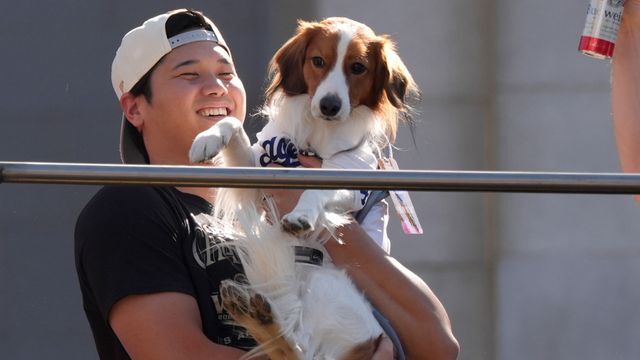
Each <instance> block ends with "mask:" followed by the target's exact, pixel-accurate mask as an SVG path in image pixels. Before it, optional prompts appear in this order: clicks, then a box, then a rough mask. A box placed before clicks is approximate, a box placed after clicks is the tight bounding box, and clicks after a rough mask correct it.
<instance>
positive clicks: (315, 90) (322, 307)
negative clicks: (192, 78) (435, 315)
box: [190, 18, 418, 359]
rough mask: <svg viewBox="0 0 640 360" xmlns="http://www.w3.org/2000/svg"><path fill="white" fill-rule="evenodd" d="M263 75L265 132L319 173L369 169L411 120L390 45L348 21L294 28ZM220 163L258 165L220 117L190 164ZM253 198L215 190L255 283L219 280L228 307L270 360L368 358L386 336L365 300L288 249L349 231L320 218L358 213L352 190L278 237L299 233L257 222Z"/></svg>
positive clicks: (302, 204)
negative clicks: (323, 232) (310, 159)
mask: <svg viewBox="0 0 640 360" xmlns="http://www.w3.org/2000/svg"><path fill="white" fill-rule="evenodd" d="M270 73H271V84H270V86H269V88H268V89H267V93H266V100H267V101H266V106H265V113H266V114H268V115H269V122H268V123H267V125H266V126H265V129H264V130H263V132H264V131H267V132H269V131H271V132H274V133H277V132H284V134H283V136H285V137H287V138H289V139H290V140H291V142H292V143H293V144H294V145H295V147H296V148H298V149H300V150H310V151H312V152H314V153H315V154H317V155H319V156H320V157H321V158H322V159H323V167H325V168H326V167H329V168H331V167H345V164H347V166H348V167H362V168H375V165H376V161H377V159H376V155H375V152H374V150H373V149H376V148H377V147H379V146H384V145H386V144H388V142H392V141H393V140H394V139H395V135H396V131H397V127H398V122H399V121H400V120H402V119H404V118H407V117H408V114H409V110H410V108H409V107H408V105H407V100H408V99H409V98H413V97H414V95H417V94H418V90H417V87H416V85H415V83H414V82H413V79H412V77H411V75H410V74H409V72H408V71H407V69H406V67H405V66H404V64H403V63H402V61H401V60H400V58H399V56H398V55H397V53H396V52H395V50H394V47H393V44H392V42H391V41H390V40H389V38H388V37H386V36H377V35H375V34H374V33H373V31H372V30H371V29H369V28H368V27H367V26H366V25H363V24H361V23H358V22H355V21H353V20H350V19H346V18H329V19H326V20H324V21H322V22H299V26H298V30H297V33H296V35H295V36H294V37H292V38H291V39H290V40H289V41H287V43H285V44H284V45H283V46H282V47H281V48H280V49H279V50H278V52H277V53H276V54H275V56H274V58H273V59H272V62H271V66H270ZM257 148H258V149H259V148H260V147H259V146H258V147H257ZM254 149H256V146H254ZM218 154H220V156H218V158H221V159H222V161H223V163H224V165H226V166H255V165H256V161H255V156H254V154H253V153H252V150H251V145H250V142H249V138H248V136H247V135H246V133H245V132H244V131H243V129H242V124H241V122H240V121H239V120H237V119H234V118H231V117H228V118H225V119H223V120H221V121H219V122H218V123H217V124H216V125H214V126H213V127H212V128H211V129H209V130H207V131H205V132H203V133H202V134H200V135H198V136H197V137H196V139H195V141H194V144H193V146H192V148H191V151H190V159H191V161H193V162H200V161H203V160H207V159H211V158H213V157H214V156H216V155H218ZM259 200H260V196H259V195H258V193H257V191H256V190H238V189H235V190H232V189H221V190H220V191H219V192H218V195H217V197H216V205H215V208H216V211H218V212H219V213H220V212H221V213H222V214H223V215H224V218H225V219H226V223H229V220H232V221H235V222H236V224H237V225H239V227H236V229H235V232H236V235H235V236H234V240H235V241H234V242H233V244H234V245H235V246H236V247H237V249H238V252H239V253H240V254H241V255H242V256H241V257H242V259H243V265H244V266H245V271H246V273H247V277H248V279H249V283H250V285H249V286H247V285H246V284H237V283H233V282H231V281H227V282H225V283H224V284H223V286H222V290H221V294H222V296H223V299H224V300H223V302H224V304H225V308H226V309H227V310H228V311H229V312H230V313H231V314H232V315H233V316H234V318H235V320H236V321H238V322H239V323H240V324H241V325H243V326H245V327H247V328H248V329H249V331H250V332H251V333H252V335H253V336H254V337H255V338H256V339H257V340H258V342H259V343H261V345H262V346H261V347H260V349H261V350H262V351H265V352H266V353H267V354H268V355H269V356H271V357H272V358H304V359H312V358H321V359H353V358H363V359H364V358H370V356H371V354H372V352H373V351H374V349H375V346H376V342H377V341H378V339H379V338H380V336H381V334H382V329H381V328H380V326H379V324H378V323H377V322H376V321H375V319H374V317H373V315H372V314H371V309H370V306H369V305H368V304H367V302H366V300H365V299H364V298H363V297H362V295H361V294H360V293H359V292H357V291H356V290H355V288H354V286H353V285H352V284H351V282H350V280H349V279H348V277H347V276H346V275H345V274H344V273H343V272H341V271H338V270H334V269H330V268H327V267H317V268H306V270H304V271H300V266H296V265H295V263H294V254H293V250H292V245H294V244H299V243H301V241H302V240H300V239H299V238H300V236H301V235H304V234H307V233H309V232H312V231H313V230H316V229H318V228H322V227H325V228H329V229H330V230H331V229H333V228H334V227H335V226H336V225H337V224H340V223H342V222H344V218H342V217H340V216H338V219H339V220H334V221H330V220H331V216H328V215H327V214H331V213H333V214H339V215H342V214H344V213H346V212H350V211H354V210H358V203H359V198H358V192H354V191H350V190H306V191H304V192H303V194H302V196H301V197H300V199H299V201H298V204H297V206H296V207H295V208H294V210H293V211H292V212H290V213H289V214H287V215H285V216H284V217H283V218H282V219H281V226H282V229H284V230H286V232H288V233H290V234H294V235H297V236H292V235H286V234H283V233H282V232H281V230H280V228H279V226H278V224H273V221H271V222H269V221H266V220H265V219H264V218H260V217H259V216H258V215H257V211H256V210H255V208H254V206H255V204H257V203H259ZM239 207H242V209H241V210H240V208H239ZM270 213H271V214H273V212H270ZM318 225H320V227H318ZM239 229H241V230H239Z"/></svg>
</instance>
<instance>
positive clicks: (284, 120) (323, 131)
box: [262, 94, 376, 160]
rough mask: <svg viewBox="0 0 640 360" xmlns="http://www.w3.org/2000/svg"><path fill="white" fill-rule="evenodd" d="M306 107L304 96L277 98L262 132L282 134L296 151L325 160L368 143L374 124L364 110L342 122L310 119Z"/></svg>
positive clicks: (370, 113)
mask: <svg viewBox="0 0 640 360" xmlns="http://www.w3.org/2000/svg"><path fill="white" fill-rule="evenodd" d="M310 106H311V98H310V97H309V95H307V94H302V95H297V96H285V97H283V98H281V99H280V100H279V101H278V102H277V106H272V107H270V108H269V109H267V113H268V115H269V122H268V123H267V124H266V125H265V127H264V129H263V130H262V132H265V133H275V132H284V133H285V134H286V135H287V136H288V137H289V138H290V140H291V141H292V142H293V143H294V145H295V146H296V147H297V148H298V149H300V150H312V151H314V152H315V153H316V154H317V155H318V156H320V157H321V158H322V159H325V160H328V159H330V158H331V157H332V156H333V155H335V154H337V153H340V152H344V151H349V150H353V149H355V148H357V147H358V146H360V145H362V144H363V143H364V142H366V141H368V140H370V139H369V136H370V134H371V133H372V131H373V130H374V127H375V124H376V122H375V121H374V120H373V119H374V116H375V115H374V114H373V112H372V111H371V110H370V109H369V108H367V107H366V106H358V107H356V108H354V109H353V110H352V111H351V116H349V118H348V119H347V120H345V121H338V120H334V121H331V120H322V119H317V118H314V117H313V116H312V114H311V111H310V110H309V109H310Z"/></svg>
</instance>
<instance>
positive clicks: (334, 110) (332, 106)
mask: <svg viewBox="0 0 640 360" xmlns="http://www.w3.org/2000/svg"><path fill="white" fill-rule="evenodd" d="M341 108H342V100H340V97H338V95H334V94H331V95H326V96H325V97H323V98H322V99H321V100H320V113H322V115H323V116H324V119H325V120H335V116H336V115H337V114H338V112H340V109H341Z"/></svg>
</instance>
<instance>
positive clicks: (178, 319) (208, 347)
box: [109, 292, 244, 360]
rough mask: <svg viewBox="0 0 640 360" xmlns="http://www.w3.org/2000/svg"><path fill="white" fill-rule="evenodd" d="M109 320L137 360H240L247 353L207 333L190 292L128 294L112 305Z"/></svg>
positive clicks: (125, 346)
mask: <svg viewBox="0 0 640 360" xmlns="http://www.w3.org/2000/svg"><path fill="white" fill-rule="evenodd" d="M109 323H110V325H111V328H112V329H113V331H114V332H115V333H116V335H117V336H118V339H120V342H121V343H122V345H123V346H124V348H125V349H126V350H127V353H129V356H131V358H132V359H134V360H141V359H142V360H145V359H153V360H163V359H167V360H169V359H171V360H180V359H192V360H197V359H208V360H211V359H238V358H240V357H241V356H242V355H243V354H244V352H243V351H242V350H239V349H235V348H231V347H227V346H223V345H218V344H215V343H213V342H212V341H211V340H209V339H208V338H207V337H206V336H205V335H204V333H203V332H202V324H201V321H200V312H199V310H198V305H197V303H196V301H195V299H194V298H193V297H191V296H190V295H187V294H182V293H177V292H164V293H154V294H147V295H130V296H127V297H125V298H123V299H121V300H119V301H118V302H116V303H115V305H114V306H113V307H112V309H111V312H110V313H109Z"/></svg>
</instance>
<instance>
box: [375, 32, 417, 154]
mask: <svg viewBox="0 0 640 360" xmlns="http://www.w3.org/2000/svg"><path fill="white" fill-rule="evenodd" d="M371 51H377V52H378V59H379V61H378V64H377V66H376V78H377V80H376V81H375V82H374V83H375V85H374V88H373V91H374V93H375V94H379V96H380V97H381V99H380V100H381V101H380V103H381V104H384V103H385V101H383V100H384V99H382V97H385V98H386V103H387V106H386V108H385V105H382V108H381V109H380V111H381V113H382V114H383V116H384V117H385V118H386V119H388V120H389V121H388V122H387V124H386V129H387V136H388V137H389V139H390V140H391V141H392V142H393V140H394V139H395V136H396V132H397V128H398V121H411V113H412V111H413V107H412V105H414V103H416V102H417V101H418V100H419V99H420V89H419V88H418V85H417V84H416V83H415V81H414V80H413V77H412V76H411V73H410V72H409V70H408V69H407V67H406V66H405V65H404V63H403V62H402V60H401V59H400V56H399V55H398V53H397V52H396V49H395V45H394V43H393V41H392V40H391V39H390V38H389V37H388V36H387V35H381V36H379V37H378V41H376V42H374V43H373V49H372V50H371Z"/></svg>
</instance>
